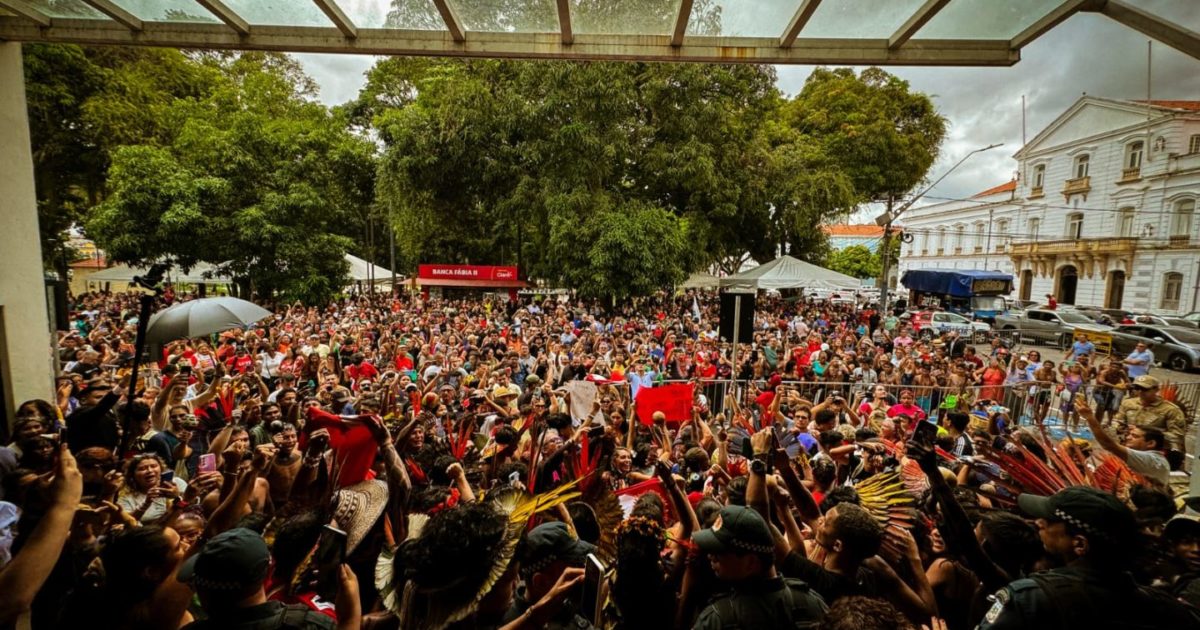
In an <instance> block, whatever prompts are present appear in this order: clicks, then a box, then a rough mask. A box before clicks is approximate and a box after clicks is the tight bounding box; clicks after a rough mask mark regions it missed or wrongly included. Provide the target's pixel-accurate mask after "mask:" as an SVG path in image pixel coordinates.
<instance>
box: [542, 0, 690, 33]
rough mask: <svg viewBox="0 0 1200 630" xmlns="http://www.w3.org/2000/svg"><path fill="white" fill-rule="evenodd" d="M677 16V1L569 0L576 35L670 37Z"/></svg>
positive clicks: (572, 28) (572, 25) (572, 24)
mask: <svg viewBox="0 0 1200 630" xmlns="http://www.w3.org/2000/svg"><path fill="white" fill-rule="evenodd" d="M703 1H704V0H700V1H699V2H697V3H696V4H701V3H702V2H703ZM556 15H557V14H556ZM678 15H679V0H571V30H572V31H574V32H576V33H588V34H591V33H605V34H630V35H670V34H671V33H672V32H674V30H675V18H676V16H678ZM557 19H558V18H557V17H556V18H555V20H556V24H555V28H554V30H555V31H557V30H558V26H557Z"/></svg>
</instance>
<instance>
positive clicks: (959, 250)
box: [954, 246, 962, 254]
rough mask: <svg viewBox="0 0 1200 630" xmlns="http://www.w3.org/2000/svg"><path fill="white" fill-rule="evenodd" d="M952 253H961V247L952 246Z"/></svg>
mask: <svg viewBox="0 0 1200 630" xmlns="http://www.w3.org/2000/svg"><path fill="white" fill-rule="evenodd" d="M954 253H955V254H961V253H962V247H961V246H959V247H955V248H954Z"/></svg>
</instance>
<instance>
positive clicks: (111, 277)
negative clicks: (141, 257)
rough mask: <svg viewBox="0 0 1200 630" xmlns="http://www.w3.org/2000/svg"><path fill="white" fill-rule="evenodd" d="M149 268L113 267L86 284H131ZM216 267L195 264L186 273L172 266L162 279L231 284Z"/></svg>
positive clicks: (95, 275)
mask: <svg viewBox="0 0 1200 630" xmlns="http://www.w3.org/2000/svg"><path fill="white" fill-rule="evenodd" d="M149 270H150V268H149V267H130V266H128V265H113V266H112V267H109V268H108V269H103V270H101V271H97V272H96V273H93V274H91V275H89V276H88V277H87V281H88V282H127V283H128V282H133V277H134V276H144V275H146V272H147V271H149ZM215 270H216V267H215V266H214V265H210V264H208V263H203V262H202V263H196V264H195V265H194V266H193V267H192V268H191V269H190V270H188V271H187V272H186V273H185V272H184V271H183V269H181V268H180V267H179V266H178V265H172V266H171V268H170V269H168V270H167V273H166V274H164V276H163V279H164V280H166V281H167V282H184V283H188V284H229V283H230V282H233V280H231V279H230V278H229V277H228V276H224V275H221V274H218V273H216V271H215Z"/></svg>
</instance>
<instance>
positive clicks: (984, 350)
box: [975, 343, 1200, 383]
mask: <svg viewBox="0 0 1200 630" xmlns="http://www.w3.org/2000/svg"><path fill="white" fill-rule="evenodd" d="M975 349H976V350H977V351H979V353H980V354H981V355H985V356H986V355H987V354H988V353H989V352H990V351H991V346H989V345H987V344H977V345H976V346H975ZM1031 349H1036V350H1037V351H1038V352H1040V353H1041V355H1042V358H1043V359H1050V360H1051V361H1054V364H1055V365H1058V364H1059V362H1060V361H1062V358H1063V354H1065V353H1064V351H1062V350H1059V349H1058V348H1055V347H1053V346H1049V345H1042V344H1030V343H1025V344H1021V345H1019V346H1017V347H1015V348H1013V351H1014V352H1015V353H1016V354H1021V353H1024V352H1027V351H1029V350H1031ZM1150 374H1152V375H1154V377H1156V378H1158V379H1160V380H1163V381H1169V382H1171V383H1200V372H1176V371H1174V370H1168V369H1166V368H1163V367H1155V368H1154V369H1153V370H1150Z"/></svg>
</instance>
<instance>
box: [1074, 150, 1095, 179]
mask: <svg viewBox="0 0 1200 630" xmlns="http://www.w3.org/2000/svg"><path fill="white" fill-rule="evenodd" d="M1090 160H1091V158H1090V157H1089V156H1088V154H1086V153H1084V154H1083V155H1081V156H1079V157H1077V158H1075V169H1074V170H1075V179H1083V178H1084V177H1087V176H1088V162H1089V161H1090Z"/></svg>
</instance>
